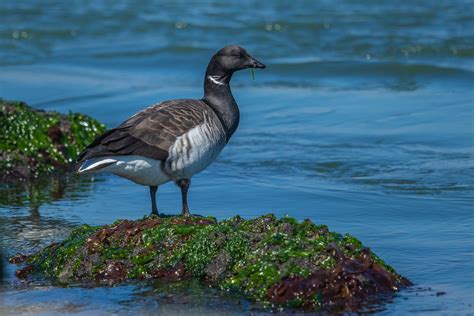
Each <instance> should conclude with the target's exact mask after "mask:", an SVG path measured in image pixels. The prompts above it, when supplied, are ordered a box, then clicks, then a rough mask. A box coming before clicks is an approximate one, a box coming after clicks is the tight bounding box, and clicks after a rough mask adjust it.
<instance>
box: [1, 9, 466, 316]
mask: <svg viewBox="0 0 474 316" xmlns="http://www.w3.org/2000/svg"><path fill="white" fill-rule="evenodd" d="M0 13H1V17H2V18H1V22H0V66H1V71H0V96H1V97H3V98H5V99H19V100H24V101H27V102H29V103H30V104H31V105H33V106H35V107H38V108H43V109H46V110H57V111H60V112H67V111H69V110H71V111H78V112H84V113H87V114H90V115H92V116H94V117H96V118H97V119H99V120H101V121H103V122H105V123H106V124H107V125H108V126H110V127H112V126H114V125H116V124H119V123H120V122H121V121H123V120H124V119H125V118H127V117H128V116H129V115H131V114H132V113H134V112H136V111H138V110H140V109H142V108H144V107H146V106H148V105H150V104H153V103H156V102H158V101H161V100H166V99H171V98H188V97H189V98H199V97H201V96H202V80H203V74H204V70H205V67H206V66H207V62H208V60H209V58H210V56H211V55H212V53H213V52H215V51H216V50H217V49H218V48H220V47H221V46H223V45H225V44H228V43H237V44H240V45H242V46H244V47H246V48H247V49H248V51H249V52H250V53H251V54H253V55H254V56H255V57H257V58H258V59H259V60H261V61H262V62H264V63H265V64H266V65H267V69H265V70H264V71H256V79H255V81H252V78H251V74H250V71H243V72H240V73H237V74H236V75H235V76H234V79H233V82H232V87H233V92H234V95H235V97H236V99H237V101H238V103H239V105H240V109H241V115H242V117H241V125H240V127H239V129H238V131H237V133H236V134H235V135H234V136H233V138H232V140H231V141H230V143H229V144H228V146H227V147H226V149H225V150H224V151H223V153H222V154H221V156H220V157H219V159H218V160H217V161H216V162H215V163H214V164H212V165H211V167H209V168H208V169H207V170H206V171H204V172H202V173H201V174H199V175H197V176H195V177H194V178H193V184H192V188H191V191H190V206H191V210H192V211H194V212H195V213H200V214H206V215H213V216H216V217H217V218H219V219H223V218H227V217H229V216H232V215H234V214H240V215H242V216H245V217H255V216H258V215H261V214H264V213H268V212H272V213H275V214H276V215H279V216H281V215H284V214H289V215H291V216H293V217H296V218H298V219H304V218H311V219H312V220H313V221H315V222H317V223H325V224H328V225H329V226H330V228H331V229H332V230H334V231H338V232H341V233H346V232H347V233H351V234H354V235H356V236H357V237H359V238H360V239H361V240H362V241H363V242H364V243H365V244H367V245H369V246H370V247H372V249H373V250H374V251H375V252H376V253H377V254H378V255H380V256H381V257H382V258H384V259H386V261H387V262H388V263H390V264H391V265H393V266H394V267H395V268H396V269H397V270H398V271H399V272H400V273H401V274H403V275H405V276H407V277H408V278H409V279H410V280H412V281H413V282H414V283H415V284H416V285H415V286H414V287H413V288H411V289H410V290H408V291H403V292H401V293H399V294H397V295H396V296H395V297H394V299H393V301H392V302H391V303H389V304H387V305H385V306H383V307H381V311H380V313H382V314H383V313H386V314H406V313H422V314H423V313H426V314H433V313H434V314H469V313H473V308H474V307H473V304H474V284H473V283H474V263H473V259H474V256H473V253H474V245H473V237H474V236H473V235H474V233H473V228H474V214H473V212H474V211H473V201H474V199H473V193H474V177H473V175H474V162H473V159H472V158H473V157H472V156H473V138H472V137H473V103H474V102H473V101H474V100H473V99H474V95H473V92H472V91H473V88H474V74H473V66H474V44H473V42H474V22H473V19H472V17H473V14H474V10H473V5H472V3H471V2H470V1H428V0H426V1H416V2H407V3H406V4H400V3H397V2H394V3H393V4H392V5H389V4H384V5H381V4H379V3H378V2H367V3H364V4H355V3H353V2H347V3H346V2H339V3H338V4H334V3H333V1H324V2H316V1H314V2H304V3H300V4H299V6H296V5H295V6H294V7H288V3H286V2H284V1H272V2H270V1H269V2H265V3H264V2H261V1H237V2H233V3H225V4H224V3H223V2H220V1H216V2H206V3H201V2H198V3H193V4H192V5H191V4H188V3H186V2H183V3H174V2H167V3H151V2H132V1H131V2H124V1H123V2H120V3H115V2H107V1H91V2H89V3H82V2H78V3H72V2H71V3H70V2H60V1H58V2H57V3H55V2H50V4H48V5H46V4H44V3H39V2H33V1H31V3H29V2H28V1H26V2H22V3H17V2H14V1H2V2H0ZM61 183H62V182H61ZM61 183H58V182H57V181H56V182H55V181H47V182H46V183H44V184H43V185H41V186H39V187H35V188H8V189H7V188H5V187H4V188H3V189H2V191H1V194H2V197H1V205H0V229H1V230H2V231H3V236H2V238H1V240H0V241H1V246H2V250H1V252H2V253H3V257H4V258H3V260H4V261H5V258H6V257H8V256H9V255H12V254H14V253H15V252H16V251H23V252H25V251H26V252H28V251H32V250H34V249H38V248H39V247H41V246H44V245H46V244H47V243H48V242H51V241H54V240H60V239H61V238H63V237H64V236H66V235H67V233H68V232H69V231H70V229H71V228H72V227H74V226H75V225H78V224H80V223H89V224H106V223H111V222H113V221H114V220H115V219H117V218H140V217H142V216H143V215H145V214H147V213H148V212H149V209H150V205H149V197H148V189H147V188H146V187H140V186H137V185H134V184H133V183H131V182H128V181H126V180H123V179H120V178H117V177H114V176H110V175H100V176H97V177H95V178H94V179H93V181H90V179H86V178H81V179H74V178H73V179H69V180H68V181H65V183H66V185H62V184H61ZM158 202H159V209H160V211H161V212H165V213H178V212H179V210H180V197H179V190H178V189H177V188H176V187H175V186H174V185H172V184H167V185H164V186H162V187H160V189H159V192H158ZM0 255H1V253H0ZM13 271H14V267H11V266H8V265H5V266H4V268H3V281H2V285H1V286H0V314H8V313H28V312H35V313H42V314H50V313H57V314H62V313H64V312H73V313H83V314H90V313H99V312H103V313H128V312H130V313H152V312H162V313H182V314H186V313H188V314H189V313H201V314H204V313H206V314H209V313H210V314H213V313H227V314H233V313H241V312H248V311H249V310H251V309H252V308H253V307H252V306H250V305H248V304H247V303H245V302H242V301H239V300H238V298H234V297H227V296H222V295H221V294H219V293H216V292H213V291H212V290H203V289H199V286H198V285H196V284H193V285H192V286H184V287H182V288H167V287H166V286H165V285H157V284H154V285H153V284H152V285H150V284H138V285H136V284H131V285H125V286H120V287H112V288H109V287H101V288H98V289H90V288H84V287H81V286H76V287H73V288H64V287H60V286H54V285H51V284H32V285H25V284H22V283H18V282H17V281H15V279H14V276H13ZM176 286H177V287H179V286H178V285H176ZM443 293H445V294H443ZM441 294H443V295H441ZM178 303H181V304H178Z"/></svg>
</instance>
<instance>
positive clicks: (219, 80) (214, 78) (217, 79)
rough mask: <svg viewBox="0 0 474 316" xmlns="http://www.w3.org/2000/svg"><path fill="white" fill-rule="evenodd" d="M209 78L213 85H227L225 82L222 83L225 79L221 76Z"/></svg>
mask: <svg viewBox="0 0 474 316" xmlns="http://www.w3.org/2000/svg"><path fill="white" fill-rule="evenodd" d="M207 78H209V80H211V81H212V82H213V83H215V84H217V85H219V86H224V85H225V84H226V83H225V82H222V81H221V80H222V79H224V78H222V77H219V76H207Z"/></svg>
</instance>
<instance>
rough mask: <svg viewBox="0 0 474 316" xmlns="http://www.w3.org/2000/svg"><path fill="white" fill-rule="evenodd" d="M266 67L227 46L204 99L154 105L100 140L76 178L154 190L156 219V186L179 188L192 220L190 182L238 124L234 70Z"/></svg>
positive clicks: (210, 70)
mask: <svg viewBox="0 0 474 316" xmlns="http://www.w3.org/2000/svg"><path fill="white" fill-rule="evenodd" d="M246 68H262V69H263V68H265V65H263V64H262V63H260V62H259V61H258V60H256V59H255V58H253V57H252V56H250V55H249V54H248V53H247V51H246V50H245V49H243V48H242V47H239V46H226V47H224V48H222V49H221V50H219V51H218V52H217V53H216V54H215V55H214V56H212V58H211V61H210V62H209V65H208V67H207V70H206V75H205V79H204V97H203V98H202V99H176V100H169V101H164V102H161V103H158V104H155V105H152V106H150V107H148V108H146V109H144V110H142V111H140V112H138V113H136V114H135V115H133V116H131V117H130V118H128V119H127V120H126V121H125V122H123V123H122V124H120V125H119V126H117V127H116V128H113V129H110V130H108V131H106V132H105V133H104V134H102V135H101V136H99V137H97V138H96V139H95V140H94V141H93V142H92V144H90V145H89V146H88V147H87V148H86V149H85V150H84V151H83V152H82V153H81V154H80V155H79V157H78V159H77V162H78V164H79V169H78V173H92V172H99V171H106V172H112V173H114V174H116V175H118V176H121V177H124V178H127V179H129V180H132V181H133V182H135V183H138V184H141V185H146V186H149V187H150V195H151V202H152V214H158V209H157V206H156V191H157V189H158V186H159V185H161V184H164V183H166V182H169V181H175V182H176V184H177V185H178V186H179V187H180V188H181V194H182V205H183V208H182V214H183V215H189V209H188V203H187V192H188V188H189V185H190V183H191V177H192V176H193V175H195V174H196V173H198V172H200V171H202V170H204V169H205V168H206V167H207V166H209V165H210V164H211V163H212V162H213V161H214V160H215V159H216V158H217V156H218V155H219V153H220V152H221V150H222V149H223V148H224V146H225V145H226V144H227V142H228V141H229V139H230V137H231V136H232V134H233V133H234V132H235V130H236V129H237V126H238V125H239V108H238V106H237V103H236V102H235V99H234V97H233V96H232V92H231V90H230V80H231V78H232V74H233V73H234V72H235V71H238V70H242V69H246Z"/></svg>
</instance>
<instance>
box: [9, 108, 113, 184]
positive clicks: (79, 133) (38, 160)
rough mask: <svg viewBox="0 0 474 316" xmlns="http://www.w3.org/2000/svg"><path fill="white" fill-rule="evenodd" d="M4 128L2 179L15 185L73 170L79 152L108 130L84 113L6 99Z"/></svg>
mask: <svg viewBox="0 0 474 316" xmlns="http://www.w3.org/2000/svg"><path fill="white" fill-rule="evenodd" d="M0 126H1V127H2V133H0V148H1V150H0V179H1V180H2V182H13V183H17V182H21V181H25V180H32V179H35V178H38V177H39V176H41V175H45V174H48V173H51V172H55V171H56V172H57V171H65V170H72V169H73V164H72V163H73V162H74V160H75V159H76V157H77V155H78V154H79V152H80V151H81V150H83V149H84V148H85V147H86V146H87V145H88V144H89V143H91V142H92V141H93V140H94V138H95V137H96V136H98V135H99V134H100V133H102V132H103V131H104V130H105V126H104V125H103V124H101V123H99V122H98V121H96V120H94V119H92V118H90V117H88V116H86V115H83V114H80V113H69V114H59V113H57V112H46V111H42V110H36V109H33V108H31V107H29V106H28V105H27V104H26V103H23V102H17V101H5V100H2V99H0Z"/></svg>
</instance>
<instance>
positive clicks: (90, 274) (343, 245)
mask: <svg viewBox="0 0 474 316" xmlns="http://www.w3.org/2000/svg"><path fill="white" fill-rule="evenodd" d="M22 258H23V257H22ZM12 261H13V262H16V260H12ZM26 264H27V268H26V269H25V268H24V269H22V270H19V272H18V276H19V277H22V278H25V277H27V275H30V276H31V277H34V276H35V275H38V276H41V277H44V276H46V277H49V278H51V277H52V278H60V279H61V282H68V281H70V282H77V281H91V280H96V281H106V282H108V283H119V282H125V281H129V280H134V279H160V280H163V281H170V282H171V281H178V280H182V279H186V278H198V279H200V280H201V281H202V282H204V283H206V284H209V285H211V286H214V287H217V288H220V289H222V290H232V291H236V292H238V293H241V294H242V295H243V296H245V297H246V298H247V299H249V300H251V301H254V302H258V303H261V304H263V305H264V306H267V307H269V308H281V307H288V308H297V309H303V310H313V311H314V310H325V311H350V312H351V311H357V310H359V309H360V308H361V307H362V306H364V304H365V303H368V302H371V303H373V302H374V301H376V300H377V299H381V298H382V297H384V298H385V299H386V297H387V294H391V293H393V292H395V291H398V290H399V289H401V288H404V287H406V286H409V285H410V281H408V280H407V279H406V278H404V277H402V276H400V275H399V274H397V273H396V272H395V270H394V269H393V268H391V267H390V266H388V265H387V264H385V263H384V262H383V261H382V260H381V259H380V258H379V257H377V256H376V255H375V254H374V253H373V252H372V251H371V250H370V249H369V248H367V247H364V246H363V245H362V244H361V243H360V241H358V240H357V239H356V238H354V237H353V236H350V235H347V234H346V235H341V234H337V233H334V232H330V231H329V230H328V228H327V227H326V226H324V225H320V226H318V225H315V224H313V223H312V222H311V221H310V220H305V221H303V222H301V223H300V222H298V221H296V220H295V219H292V218H289V217H284V218H281V219H277V218H275V216H273V215H271V214H270V215H265V216H262V217H259V218H256V219H252V220H244V219H242V218H240V217H239V216H236V217H233V218H231V219H228V220H225V221H222V222H217V221H216V220H215V219H214V218H204V217H180V216H177V217H156V216H152V217H148V218H144V219H142V220H137V221H130V220H120V221H117V222H115V223H113V224H111V225H107V226H102V227H92V226H89V225H83V226H80V227H78V228H77V229H75V230H74V231H73V232H72V233H71V234H70V236H69V237H68V238H67V239H66V240H64V241H62V242H59V243H55V244H52V245H50V246H48V247H46V248H45V249H43V250H41V251H39V252H38V253H35V254H32V255H29V256H27V257H26Z"/></svg>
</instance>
